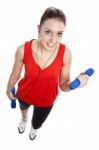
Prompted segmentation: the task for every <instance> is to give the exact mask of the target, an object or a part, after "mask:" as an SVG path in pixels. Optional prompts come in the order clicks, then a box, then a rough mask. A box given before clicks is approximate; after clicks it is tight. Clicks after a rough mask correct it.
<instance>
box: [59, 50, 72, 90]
mask: <svg viewBox="0 0 99 150" xmlns="http://www.w3.org/2000/svg"><path fill="white" fill-rule="evenodd" d="M71 61H72V56H71V51H70V50H69V49H66V50H65V53H64V57H63V67H62V69H61V73H60V78H59V86H60V89H61V90H62V91H70V88H69V83H70V66H71Z"/></svg>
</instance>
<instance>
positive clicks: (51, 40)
mask: <svg viewBox="0 0 99 150" xmlns="http://www.w3.org/2000/svg"><path fill="white" fill-rule="evenodd" d="M50 42H51V43H52V44H55V43H56V36H55V35H54V34H52V35H51V36H50Z"/></svg>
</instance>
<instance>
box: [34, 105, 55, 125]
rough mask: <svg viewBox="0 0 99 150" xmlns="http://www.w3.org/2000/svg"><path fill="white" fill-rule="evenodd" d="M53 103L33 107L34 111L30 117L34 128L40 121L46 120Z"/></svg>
mask: <svg viewBox="0 0 99 150" xmlns="http://www.w3.org/2000/svg"><path fill="white" fill-rule="evenodd" d="M52 107H53V105H52V106H50V107H35V106H34V112H33V118H32V125H33V127H34V128H39V127H40V126H41V125H42V123H43V122H44V121H45V120H46V118H47V117H48V115H49V113H50V111H51V109H52Z"/></svg>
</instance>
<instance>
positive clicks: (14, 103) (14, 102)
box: [11, 87, 16, 108]
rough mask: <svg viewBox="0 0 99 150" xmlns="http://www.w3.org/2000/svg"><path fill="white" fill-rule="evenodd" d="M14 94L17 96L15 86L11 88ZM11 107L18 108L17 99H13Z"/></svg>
mask: <svg viewBox="0 0 99 150" xmlns="http://www.w3.org/2000/svg"><path fill="white" fill-rule="evenodd" d="M11 92H12V94H13V96H15V87H13V88H12V89H11ZM11 108H16V99H11Z"/></svg>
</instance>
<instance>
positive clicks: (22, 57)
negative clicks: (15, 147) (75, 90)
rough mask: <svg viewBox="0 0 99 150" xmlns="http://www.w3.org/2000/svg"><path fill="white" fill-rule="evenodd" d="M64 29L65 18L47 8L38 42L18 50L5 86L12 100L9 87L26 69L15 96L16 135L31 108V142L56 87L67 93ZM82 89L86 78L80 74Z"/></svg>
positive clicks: (68, 60)
mask: <svg viewBox="0 0 99 150" xmlns="http://www.w3.org/2000/svg"><path fill="white" fill-rule="evenodd" d="M65 26H66V17H65V14H64V13H63V12H62V11H61V10H59V9H57V8H54V7H50V8H47V9H46V10H45V12H44V13H43V15H42V17H41V20H40V25H39V26H38V39H34V40H30V41H27V42H25V43H24V44H22V45H21V46H19V47H18V49H17V51H16V55H15V63H14V66H13V70H12V73H11V75H10V78H9V81H8V85H7V95H8V97H9V99H15V97H14V96H13V95H12V93H11V89H12V87H13V86H14V85H15V84H16V83H17V81H18V80H19V78H20V75H21V71H22V67H23V65H24V67H25V75H24V78H23V79H21V80H20V81H19V83H18V89H17V93H16V96H17V98H18V101H19V104H20V110H21V113H22V119H21V121H20V123H19V127H18V130H19V133H23V132H24V131H25V127H26V123H27V119H28V109H29V107H30V106H31V105H33V106H34V111H33V116H32V120H31V129H30V134H29V137H30V139H31V140H33V139H34V138H35V137H36V135H37V129H39V128H40V127H41V125H42V124H43V123H44V121H45V120H46V118H47V116H48V115H49V113H50V111H51V109H52V107H53V104H54V102H55V100H56V97H57V95H58V85H59V87H60V89H61V90H62V91H64V92H66V91H70V88H69V83H70V65H71V52H70V50H69V49H68V48H67V47H66V46H65V45H64V44H62V43H61V40H62V36H63V33H64V30H65ZM78 79H79V80H80V82H81V85H80V87H83V86H85V85H86V84H87V82H88V76H87V75H84V74H80V75H79V76H78Z"/></svg>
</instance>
